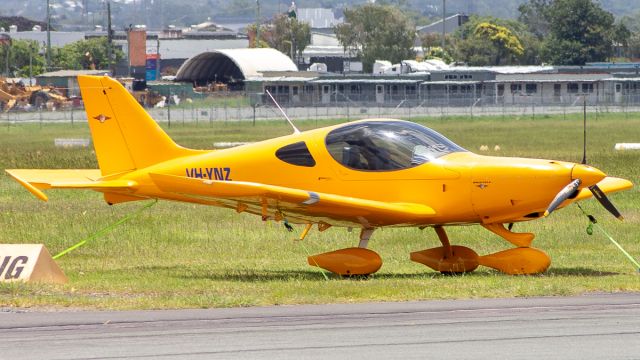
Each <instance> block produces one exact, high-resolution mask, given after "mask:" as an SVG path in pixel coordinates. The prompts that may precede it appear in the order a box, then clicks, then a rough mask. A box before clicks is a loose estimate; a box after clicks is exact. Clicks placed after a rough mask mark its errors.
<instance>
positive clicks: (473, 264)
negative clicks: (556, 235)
mask: <svg viewBox="0 0 640 360" xmlns="http://www.w3.org/2000/svg"><path fill="white" fill-rule="evenodd" d="M485 227H487V228H488V229H489V230H491V231H493V232H494V233H496V234H498V235H500V236H502V237H503V238H505V240H507V241H509V242H511V243H513V244H514V245H516V246H518V245H520V246H521V247H518V248H515V249H508V250H504V251H499V252H497V253H493V254H488V255H484V256H478V254H477V253H476V252H475V251H473V250H471V249H469V248H467V247H464V246H456V245H453V246H452V245H450V243H449V238H448V237H447V234H446V232H445V231H444V228H443V227H442V226H436V227H435V230H436V234H438V238H439V239H440V242H441V243H442V246H441V247H436V248H432V249H427V250H422V251H416V252H413V253H411V260H412V261H415V262H419V263H421V264H424V265H426V266H428V267H430V268H432V269H433V270H436V271H440V272H442V273H465V272H471V271H473V270H475V269H476V268H477V267H478V265H482V266H487V267H490V268H493V269H496V270H498V271H501V272H503V273H505V274H509V275H530V274H538V273H541V272H544V271H546V270H547V268H549V265H550V264H551V258H549V256H548V255H547V254H546V253H544V251H542V250H539V249H535V248H531V247H529V245H530V244H531V241H532V240H533V237H534V235H533V234H530V233H526V234H517V233H513V232H511V231H509V230H507V229H505V228H504V226H503V225H502V224H497V225H492V226H485Z"/></svg>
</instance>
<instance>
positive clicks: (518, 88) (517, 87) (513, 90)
mask: <svg viewBox="0 0 640 360" xmlns="http://www.w3.org/2000/svg"><path fill="white" fill-rule="evenodd" d="M519 92H522V84H511V93H519Z"/></svg>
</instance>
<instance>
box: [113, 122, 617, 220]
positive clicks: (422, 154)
mask: <svg viewBox="0 0 640 360" xmlns="http://www.w3.org/2000/svg"><path fill="white" fill-rule="evenodd" d="M380 121H382V122H386V123H385V124H387V123H389V124H390V125H389V126H390V127H389V129H391V130H387V128H384V129H383V130H385V131H386V132H387V133H388V134H387V133H383V134H384V136H389V137H390V140H389V141H390V143H392V144H393V146H397V144H399V143H401V140H398V138H397V135H398V134H395V135H394V134H393V129H395V126H396V125H398V126H399V127H398V129H399V130H397V131H396V132H402V131H404V130H402V127H403V126H404V125H405V124H412V125H411V127H415V126H419V125H415V124H413V123H408V122H403V121H392V120H380ZM359 123H362V124H374V125H372V126H371V127H372V128H374V129H375V128H376V126H377V125H376V124H377V123H376V121H371V120H369V121H362V122H356V123H355V124H359ZM350 124H354V123H350ZM345 126H349V124H347V125H336V126H332V127H327V128H321V129H316V130H311V131H306V132H303V133H299V134H293V135H288V136H283V137H279V138H275V139H270V140H266V141H262V142H258V143H253V144H248V145H244V146H240V147H236V148H230V149H224V150H215V151H210V152H203V153H201V154H198V155H192V156H186V157H182V158H177V159H172V160H170V161H166V162H163V163H159V164H156V165H153V166H151V167H148V168H145V169H141V170H137V171H134V172H132V173H129V174H127V175H125V176H124V178H126V179H130V180H134V181H136V182H137V183H138V188H137V190H136V193H135V195H136V196H143V197H158V198H166V199H172V200H180V201H192V200H193V199H190V198H188V197H184V198H181V197H179V196H176V195H175V194H165V193H163V192H162V191H160V190H159V189H158V188H156V186H155V185H154V184H153V182H152V181H151V180H150V179H149V176H148V174H149V173H160V174H169V175H176V176H186V177H192V178H202V179H208V180H218V181H245V182H255V183H262V184H270V185H277V186H282V187H288V188H294V189H301V190H307V191H313V192H318V193H329V194H337V195H343V196H349V197H353V198H362V199H370V200H376V201H382V202H389V203H419V204H424V205H427V206H430V207H432V208H433V209H434V210H435V211H436V214H437V215H436V216H434V217H433V218H430V219H429V222H428V223H426V224H424V225H434V224H465V223H495V222H503V223H504V222H515V221H525V220H532V219H535V218H538V217H540V216H542V214H543V212H544V210H545V209H546V207H547V206H548V205H549V203H550V202H551V201H552V200H553V198H554V197H555V195H556V194H557V193H558V192H559V191H560V190H561V189H562V188H563V187H565V186H566V185H567V184H568V183H569V182H571V181H572V180H573V179H575V178H580V179H582V185H581V187H585V186H590V185H593V184H595V183H597V182H598V181H600V180H602V179H603V178H604V177H605V175H604V174H603V173H602V172H600V171H599V170H597V169H594V168H591V167H588V166H585V165H580V164H574V163H570V162H562V161H553V160H541V159H527V158H509V157H492V156H482V155H478V154H474V153H472V152H469V151H466V150H464V149H462V148H460V147H457V145H455V144H453V143H447V144H445V145H447V146H449V150H447V149H445V146H444V145H441V144H440V145H439V144H431V143H430V144H427V145H424V146H423V145H417V146H416V147H415V148H414V149H413V153H412V154H411V156H412V157H413V159H415V158H418V159H419V160H418V161H415V163H414V160H413V159H412V160H411V163H410V164H409V163H407V165H403V164H402V159H401V158H402V155H401V152H400V151H405V150H404V149H400V150H397V149H391V151H396V150H397V151H398V155H393V154H392V155H380V154H385V152H384V151H383V150H384V149H383V148H384V147H385V145H384V144H383V145H379V146H378V147H379V149H376V150H375V152H376V154H377V155H378V157H379V158H384V156H387V157H389V159H390V160H391V162H390V163H389V162H388V163H387V164H382V165H373V160H369V162H368V164H366V165H361V164H356V165H353V164H352V159H350V158H349V157H348V156H347V155H349V156H351V157H352V158H353V156H352V154H350V153H348V151H349V152H351V151H353V148H355V147H357V146H355V145H353V144H356V143H357V144H361V145H362V144H365V143H367V142H368V141H369V140H370V139H372V138H373V139H374V140H375V136H377V135H376V134H375V133H370V134H369V135H367V134H365V135H363V138H367V137H369V139H364V140H363V141H360V139H355V140H353V136H352V134H350V133H347V135H345V136H349V137H348V140H344V139H338V140H339V141H350V142H349V143H338V142H337V141H335V142H331V141H333V140H331V139H333V138H332V136H333V137H336V136H338V135H335V134H339V131H342V128H343V127H345ZM352 126H353V125H352ZM425 129H426V128H425ZM355 130H358V131H361V130H362V129H360V128H358V129H355ZM355 130H354V131H355ZM365 130H369V129H365ZM427 130H429V129H427ZM429 131H432V130H429ZM433 133H435V132H433ZM435 134H437V133H435ZM401 135H403V136H405V138H407V136H409V135H407V134H405V133H403V134H401ZM339 136H342V135H339ZM434 136H435V135H434ZM437 136H440V137H441V135H439V134H437ZM410 138H411V139H413V138H412V137H410ZM442 138H444V137H442ZM434 139H436V140H434V141H440V140H438V139H440V138H439V137H434ZM444 139H445V140H446V138H444ZM412 141H413V140H412ZM416 141H418V140H416ZM428 141H432V140H429V139H428ZM443 141H444V140H443ZM446 141H448V140H446ZM334 144H338V145H334ZM345 144H346V145H345ZM378 144H379V143H378ZM450 144H453V145H450ZM370 146H371V145H370ZM426 147H430V148H431V149H426ZM336 149H338V150H336ZM416 149H418V150H419V151H417V150H416ZM433 149H435V150H433ZM429 150H433V151H435V153H434V152H433V151H432V153H430V154H429V153H428V151H429ZM336 151H342V153H339V154H338V155H336ZM360 156H361V157H360V158H361V159H362V161H363V162H364V161H366V160H365V156H362V155H360ZM375 166H378V168H375ZM385 167H386V168H385ZM212 204H213V205H215V203H212ZM222 204H224V203H222Z"/></svg>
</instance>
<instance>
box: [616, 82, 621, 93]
mask: <svg viewBox="0 0 640 360" xmlns="http://www.w3.org/2000/svg"><path fill="white" fill-rule="evenodd" d="M621 89H622V86H621V85H620V84H616V92H617V93H619V92H620V90H621Z"/></svg>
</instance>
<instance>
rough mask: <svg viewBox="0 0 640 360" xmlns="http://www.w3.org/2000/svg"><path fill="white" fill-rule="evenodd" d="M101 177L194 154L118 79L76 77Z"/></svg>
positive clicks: (194, 151) (193, 151)
mask: <svg viewBox="0 0 640 360" xmlns="http://www.w3.org/2000/svg"><path fill="white" fill-rule="evenodd" d="M78 83H79V85H80V91H81V93H82V100H83V101H84V106H85V110H86V112H87V120H88V121H89V127H90V129H91V136H92V138H93V146H94V147H95V150H96V157H97V158H98V164H99V165H100V171H101V173H102V176H107V175H113V174H119V173H124V172H128V171H132V170H136V169H142V168H145V167H147V166H150V165H153V164H157V163H159V162H163V161H166V160H170V159H173V158H177V157H182V156H186V155H192V154H194V153H197V152H198V151H196V150H189V149H185V148H183V147H181V146H179V145H177V144H176V143H174V142H173V140H171V138H169V136H168V135H167V134H166V133H165V132H164V131H163V130H162V129H161V128H160V126H158V124H157V123H156V122H155V121H154V120H153V119H152V118H151V116H149V114H148V113H147V112H146V111H145V110H144V109H143V108H142V106H140V104H138V102H137V101H136V100H135V99H134V97H133V96H132V95H131V94H130V93H129V92H128V91H127V89H125V88H124V87H123V86H122V85H121V84H120V83H119V82H118V81H116V80H114V79H112V78H109V77H107V76H86V75H81V76H78Z"/></svg>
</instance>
